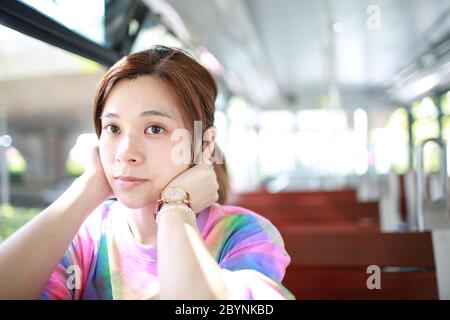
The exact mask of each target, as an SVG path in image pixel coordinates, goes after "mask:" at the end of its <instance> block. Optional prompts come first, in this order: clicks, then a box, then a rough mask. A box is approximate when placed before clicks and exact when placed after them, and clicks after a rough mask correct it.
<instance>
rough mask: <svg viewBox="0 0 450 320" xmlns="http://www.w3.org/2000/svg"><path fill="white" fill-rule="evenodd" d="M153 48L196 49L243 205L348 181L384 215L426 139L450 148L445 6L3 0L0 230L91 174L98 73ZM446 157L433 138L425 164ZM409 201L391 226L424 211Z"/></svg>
mask: <svg viewBox="0 0 450 320" xmlns="http://www.w3.org/2000/svg"><path fill="white" fill-rule="evenodd" d="M155 44H162V45H167V46H176V47H180V48H183V49H185V50H187V51H189V52H190V53H191V54H192V55H193V56H194V57H195V58H196V59H197V60H198V61H199V62H200V63H201V64H203V65H204V66H205V67H206V68H207V69H208V70H209V71H210V72H211V73H212V74H213V75H214V77H215V79H216V81H217V83H218V85H219V88H220V94H219V96H218V98H217V101H216V108H217V111H216V117H215V118H216V127H217V128H218V144H219V145H220V146H221V148H222V149H223V150H224V152H225V156H226V159H227V163H228V169H229V173H230V178H231V179H230V181H231V186H232V193H233V194H232V197H231V199H230V202H232V203H237V204H245V202H239V201H238V200H239V199H240V198H239V195H242V194H248V193H255V192H266V193H289V192H290V193H293V192H308V191H314V192H326V191H339V190H341V191H342V190H344V191H348V190H351V191H352V192H353V193H354V194H355V197H356V198H355V199H356V200H355V202H356V201H357V202H366V203H368V202H373V203H376V204H377V212H378V213H379V212H380V210H382V208H385V207H384V206H385V204H384V203H385V202H382V200H383V195H386V188H388V190H391V189H389V188H390V187H386V185H387V186H391V184H389V181H390V180H389V179H390V178H389V177H390V176H391V175H394V176H395V177H398V178H399V179H400V185H401V186H403V185H404V184H405V182H403V180H401V179H402V177H406V176H407V174H408V172H414V169H415V168H416V162H417V160H416V153H415V152H416V148H417V147H418V146H419V145H420V144H421V143H422V142H423V141H424V140H426V139H429V138H439V139H441V140H442V141H444V142H445V148H446V149H447V142H448V139H449V138H450V92H449V89H450V2H449V1H448V0H370V1H366V0H339V1H336V0H335V1H333V0H321V1H308V0H277V1H272V0H214V1H204V0H190V1H184V0H130V1H125V0H80V1H73V0H23V1H4V2H3V3H2V4H1V5H0V150H1V153H0V163H1V175H0V177H1V179H0V180H1V197H0V200H1V203H2V212H1V214H0V229H1V230H2V231H1V233H0V237H3V238H5V237H6V236H8V235H9V234H10V233H11V232H13V231H14V230H15V228H17V227H18V226H20V225H21V224H22V223H24V221H27V219H29V218H31V217H32V216H34V215H35V214H36V213H38V212H39V211H40V210H42V208H45V207H46V206H48V205H49V204H50V203H52V202H53V201H54V200H55V199H56V198H57V197H58V196H59V195H60V194H61V193H62V192H63V191H64V190H65V189H66V188H67V187H68V186H69V185H70V183H71V182H72V181H73V179H75V178H76V177H77V176H79V175H80V174H81V173H82V172H83V170H84V161H85V155H86V150H87V147H89V146H90V145H91V144H95V142H96V137H95V135H94V128H93V124H92V120H91V108H92V101H93V97H94V94H95V90H96V87H97V84H98V82H99V80H100V78H101V76H102V74H103V73H104V72H105V71H106V70H107V68H108V67H109V66H110V65H111V64H113V63H114V62H115V61H116V60H117V59H119V58H120V57H121V56H123V55H125V54H129V53H132V52H137V51H141V50H145V49H147V48H150V47H151V46H153V45H155ZM442 161H447V160H446V159H445V158H444V159H443V158H441V157H440V155H439V152H437V148H436V146H434V147H433V145H432V146H430V148H428V147H427V148H426V149H425V153H424V168H425V172H427V173H431V174H432V173H437V172H439V170H440V168H442V166H443V163H442ZM447 175H448V173H447ZM383 190H384V191H383ZM388 193H389V192H388ZM400 193H401V192H400ZM389 194H392V192H390V193H389ZM399 197H400V200H399V201H400V204H399V203H397V202H396V206H397V207H396V208H395V210H396V211H397V213H398V215H400V216H401V217H403V218H401V219H400V220H397V221H396V222H395V223H394V225H393V226H391V229H393V230H399V229H401V226H402V219H403V222H404V223H407V222H405V221H406V219H407V216H408V212H407V211H408V208H409V207H408V206H412V205H414V198H410V201H409V202H408V201H407V199H406V200H404V199H403V198H407V195H403V196H401V195H400V196H399ZM447 197H448V195H447ZM402 199H403V200H404V201H403V202H402V201H401V200H402ZM389 208H390V207H389ZM387 210H390V209H387ZM409 210H413V209H411V208H409ZM262 211H264V209H262ZM409 214H410V215H411V214H412V213H409ZM13 217H14V219H13ZM384 221H386V220H384ZM370 223H373V219H372V220H370V219H369V218H367V217H365V220H364V219H363V220H361V219H360V220H359V224H360V225H364V224H370ZM384 223H386V222H384ZM386 228H387V229H389V227H386ZM1 239H2V238H0V241H1Z"/></svg>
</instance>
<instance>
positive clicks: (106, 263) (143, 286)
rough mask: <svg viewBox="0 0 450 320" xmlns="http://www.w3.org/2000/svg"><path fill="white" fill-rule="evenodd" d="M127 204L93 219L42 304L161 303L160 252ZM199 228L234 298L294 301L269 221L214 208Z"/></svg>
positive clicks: (285, 260)
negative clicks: (132, 223)
mask: <svg viewBox="0 0 450 320" xmlns="http://www.w3.org/2000/svg"><path fill="white" fill-rule="evenodd" d="M121 206H122V204H121V203H120V202H119V201H114V200H108V201H106V202H105V203H104V204H102V205H101V206H99V207H98V208H97V209H96V210H95V211H94V212H93V213H92V214H91V215H90V216H89V217H88V218H87V219H86V221H85V222H84V223H83V225H82V227H81V228H80V230H79V232H78V234H77V235H76V236H75V238H74V240H73V241H72V243H71V245H70V246H69V248H68V250H67V251H66V253H65V254H64V256H63V258H62V259H61V261H60V263H59V264H58V266H57V267H56V269H55V270H54V272H53V273H52V274H51V276H50V278H49V280H48V283H47V285H46V287H45V289H44V291H43V292H42V294H41V298H42V299H158V293H159V279H158V264H157V248H155V247H151V246H144V245H142V244H140V243H139V242H138V241H137V240H136V239H135V238H134V236H133V234H132V233H131V230H130V228H129V226H128V223H127V221H126V215H125V214H123V211H122V210H121V208H122V207H121ZM121 212H122V214H121ZM197 226H198V228H199V231H200V233H201V235H202V238H203V240H204V242H205V245H206V247H207V248H208V250H209V252H210V253H211V255H212V256H213V257H214V258H215V259H216V261H217V262H218V264H219V266H220V267H221V269H222V274H223V277H224V281H225V284H226V286H227V288H228V291H229V293H230V299H236V300H241V299H245V300H252V299H269V300H271V299H295V297H294V296H293V295H292V294H291V293H290V292H289V291H288V290H287V289H286V288H285V287H284V286H283V285H282V284H281V281H282V279H283V277H284V274H285V270H286V267H287V266H288V264H289V263H290V257H289V255H288V254H287V252H286V251H285V249H284V243H283V240H282V238H281V235H280V233H279V232H278V230H277V229H276V228H275V227H274V226H273V224H272V223H270V222H269V220H267V219H265V218H263V217H262V216H260V215H258V214H256V213H254V212H252V211H250V210H247V209H244V208H240V207H235V206H222V205H219V204H217V203H214V204H213V205H212V206H210V207H208V208H206V209H204V210H203V211H201V212H200V213H199V214H198V216H197Z"/></svg>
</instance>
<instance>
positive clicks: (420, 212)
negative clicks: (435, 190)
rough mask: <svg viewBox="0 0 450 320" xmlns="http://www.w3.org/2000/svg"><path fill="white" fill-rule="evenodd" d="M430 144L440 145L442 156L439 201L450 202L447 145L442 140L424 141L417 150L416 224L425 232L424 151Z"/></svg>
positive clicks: (431, 139) (419, 229)
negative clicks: (449, 199)
mask: <svg viewBox="0 0 450 320" xmlns="http://www.w3.org/2000/svg"><path fill="white" fill-rule="evenodd" d="M429 142H434V143H436V144H437V145H438V147H439V151H440V155H441V165H440V168H439V175H440V178H441V190H442V194H441V197H440V198H439V199H436V200H435V202H438V201H442V200H443V201H448V186H447V152H446V144H445V142H444V141H443V140H442V139H438V138H430V139H426V140H425V141H423V142H422V143H421V144H420V145H419V146H418V148H417V174H416V201H417V202H416V204H417V205H416V219H417V221H416V223H417V228H418V231H424V229H425V226H424V201H425V199H424V184H425V183H424V172H425V170H424V163H423V150H424V148H425V145H426V144H427V143H429Z"/></svg>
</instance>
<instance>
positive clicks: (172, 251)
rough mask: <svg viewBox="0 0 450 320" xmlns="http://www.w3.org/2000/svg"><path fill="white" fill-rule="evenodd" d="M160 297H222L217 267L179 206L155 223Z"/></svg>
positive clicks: (195, 229) (194, 225)
mask: <svg viewBox="0 0 450 320" xmlns="http://www.w3.org/2000/svg"><path fill="white" fill-rule="evenodd" d="M158 274H159V279H160V299H206V300H209V299H226V298H227V292H226V288H225V283H224V281H223V276H222V272H221V269H220V266H219V265H218V264H217V262H216V261H215V260H214V258H213V257H212V256H211V254H210V253H209V251H208V250H207V248H206V247H205V245H204V242H203V240H202V238H201V235H200V233H199V231H198V228H197V225H196V224H195V222H194V219H193V218H192V217H190V216H189V215H188V214H186V212H184V211H183V210H180V209H175V208H174V209H172V210H170V211H168V212H166V213H165V214H164V215H163V216H162V217H161V218H160V220H159V226H158Z"/></svg>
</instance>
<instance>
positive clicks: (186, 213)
mask: <svg viewBox="0 0 450 320" xmlns="http://www.w3.org/2000/svg"><path fill="white" fill-rule="evenodd" d="M170 215H181V218H188V219H191V221H193V222H196V221H197V217H196V215H195V213H194V211H193V210H192V209H191V208H190V207H189V206H187V205H186V204H174V203H164V204H163V205H162V206H161V208H160V210H159V211H158V213H157V214H156V224H157V225H159V224H160V221H161V220H162V219H164V218H163V217H166V216H170ZM177 219H180V218H177Z"/></svg>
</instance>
